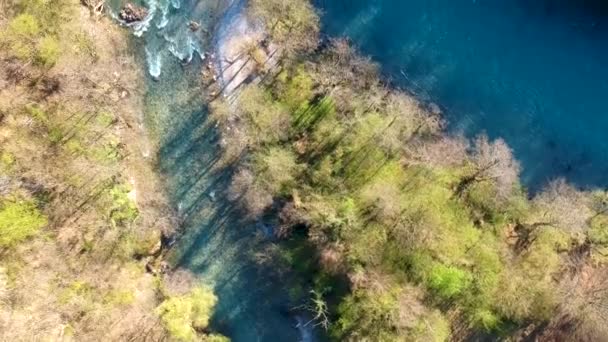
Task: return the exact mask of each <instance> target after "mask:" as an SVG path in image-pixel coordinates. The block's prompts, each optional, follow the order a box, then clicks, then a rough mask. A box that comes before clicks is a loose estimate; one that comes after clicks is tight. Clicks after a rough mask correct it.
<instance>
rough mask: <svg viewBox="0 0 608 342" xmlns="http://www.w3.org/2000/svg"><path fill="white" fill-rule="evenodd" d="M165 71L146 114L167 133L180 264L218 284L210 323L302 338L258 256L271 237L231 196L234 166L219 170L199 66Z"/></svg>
mask: <svg viewBox="0 0 608 342" xmlns="http://www.w3.org/2000/svg"><path fill="white" fill-rule="evenodd" d="M165 68H168V69H169V70H170V74H169V75H167V76H166V77H164V78H162V79H160V80H159V81H158V82H153V81H150V82H149V83H148V95H147V96H148V101H147V103H148V107H149V109H148V111H147V112H148V115H149V117H148V120H151V125H152V126H154V127H157V128H158V131H159V132H161V133H160V134H159V137H160V139H159V140H160V142H161V144H160V146H159V153H158V158H157V159H158V163H159V165H158V166H159V169H160V171H161V172H162V174H163V175H164V176H165V178H166V183H167V186H168V194H169V196H170V199H171V201H172V202H173V203H174V205H175V207H176V208H178V212H179V213H180V216H181V218H182V220H183V232H184V233H183V234H184V235H183V236H182V237H180V239H179V241H178V243H177V245H176V247H175V248H174V251H175V260H176V263H177V264H179V265H181V266H183V267H186V268H188V269H190V270H192V271H193V272H194V273H195V274H197V275H199V276H200V277H201V281H202V282H203V283H207V284H209V285H211V286H212V287H213V288H214V290H215V293H216V295H217V296H218V299H219V301H218V305H217V308H216V312H215V315H214V317H213V318H212V324H213V326H214V328H215V329H218V330H219V331H220V332H221V333H224V334H226V335H227V336H229V337H230V338H231V339H232V340H233V341H237V342H238V341H247V342H248V341H298V340H299V338H300V337H299V334H298V330H297V329H295V328H294V326H295V324H296V321H295V319H294V317H290V315H289V314H288V311H289V305H290V304H289V303H290V301H289V296H288V293H287V289H286V288H284V287H283V286H282V284H281V282H280V280H279V279H278V278H277V277H276V276H275V274H276V272H273V270H272V269H269V268H266V267H263V266H261V265H259V264H258V263H256V261H255V255H256V253H258V252H261V251H262V250H263V249H264V247H265V246H266V245H267V244H268V243H270V242H268V241H266V240H264V239H263V238H261V236H260V232H259V231H258V229H257V228H256V226H255V224H254V223H252V222H247V220H245V219H243V218H242V215H241V213H240V212H239V210H238V208H236V207H235V206H234V205H233V204H232V203H231V202H230V201H228V200H227V198H226V192H227V188H228V186H229V182H230V178H231V175H232V171H231V170H230V169H220V168H218V160H219V157H220V155H219V153H220V150H219V146H218V144H217V142H218V139H219V137H218V132H217V131H216V129H215V127H214V126H213V125H210V124H209V123H208V122H207V112H206V109H205V104H204V103H203V101H202V99H203V98H204V97H203V95H202V94H201V93H200V88H199V87H198V82H199V80H198V79H197V75H198V72H197V71H198V66H196V65H190V66H187V67H185V68H184V67H182V66H180V65H179V64H178V63H173V64H170V65H166V66H165ZM192 93H194V95H192Z"/></svg>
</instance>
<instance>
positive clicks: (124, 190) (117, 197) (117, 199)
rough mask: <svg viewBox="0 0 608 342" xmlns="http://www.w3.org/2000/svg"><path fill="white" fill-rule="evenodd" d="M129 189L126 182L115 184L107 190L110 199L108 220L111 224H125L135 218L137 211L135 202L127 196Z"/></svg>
mask: <svg viewBox="0 0 608 342" xmlns="http://www.w3.org/2000/svg"><path fill="white" fill-rule="evenodd" d="M130 191H131V189H130V188H129V186H128V185H126V184H116V185H114V187H113V188H111V189H110V190H109V193H108V194H109V196H110V199H111V207H110V214H109V217H110V220H111V221H112V224H113V225H116V226H119V225H126V224H129V223H131V222H133V221H135V219H136V218H137V216H138V215H139V211H138V210H137V205H136V204H135V202H133V201H132V200H131V198H129V192H130Z"/></svg>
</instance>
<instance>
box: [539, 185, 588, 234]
mask: <svg viewBox="0 0 608 342" xmlns="http://www.w3.org/2000/svg"><path fill="white" fill-rule="evenodd" d="M532 203H533V205H534V206H535V209H536V211H537V213H538V215H539V216H540V217H539V218H538V221H544V222H547V223H549V224H551V225H552V226H555V227H556V228H560V229H563V230H566V231H569V232H573V233H583V232H584V231H585V230H586V228H587V222H588V220H589V218H591V216H592V215H593V214H592V212H591V209H590V201H589V198H588V196H586V194H585V193H584V192H581V191H578V190H577V189H575V188H574V187H573V186H572V185H570V184H568V183H566V181H565V180H564V179H561V178H560V179H557V180H554V181H552V182H551V183H549V185H547V187H546V188H545V189H544V190H543V191H542V192H541V193H539V194H538V195H537V196H536V197H534V199H533V201H532Z"/></svg>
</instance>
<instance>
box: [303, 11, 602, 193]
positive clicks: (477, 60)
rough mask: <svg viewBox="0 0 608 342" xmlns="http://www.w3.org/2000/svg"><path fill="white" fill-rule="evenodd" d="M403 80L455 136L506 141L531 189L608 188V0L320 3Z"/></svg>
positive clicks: (344, 32) (334, 28)
mask: <svg viewBox="0 0 608 342" xmlns="http://www.w3.org/2000/svg"><path fill="white" fill-rule="evenodd" d="M315 2H316V4H317V5H318V6H319V7H320V8H321V10H322V11H323V26H324V29H325V32H326V33H328V34H330V35H335V36H347V37H349V38H350V39H351V41H353V42H354V44H356V45H358V46H359V47H360V48H361V50H362V52H363V53H364V54H367V55H370V56H372V57H373V59H374V60H376V61H377V62H379V63H380V64H381V65H382V70H383V72H384V73H385V75H387V76H388V77H389V78H390V79H391V80H392V81H393V83H395V84H398V85H399V86H402V87H404V88H406V89H408V90H409V91H411V92H413V93H415V94H416V95H417V96H418V97H419V98H421V99H422V100H423V101H428V102H435V103H437V104H438V105H439V106H440V107H441V108H442V109H443V110H444V114H445V117H446V119H447V120H448V122H449V130H450V131H451V132H453V133H464V134H465V135H467V136H474V135H476V134H479V133H481V132H486V133H487V134H488V135H489V136H490V137H491V138H498V137H502V138H504V139H505V140H506V141H507V143H508V144H509V145H510V146H511V147H512V148H513V150H514V152H515V155H516V157H517V158H518V159H519V160H520V161H521V163H522V166H523V172H522V181H523V182H524V184H525V185H526V186H528V187H529V188H530V190H532V191H533V192H534V191H536V190H538V189H540V188H541V187H542V186H544V184H546V183H547V181H549V180H551V179H554V178H557V177H564V178H566V179H567V180H568V181H569V182H571V183H573V184H575V185H578V186H580V187H583V188H593V187H598V186H599V187H606V186H608V176H607V175H608V140H607V139H605V132H606V131H608V116H607V115H606V108H607V107H606V105H605V101H604V98H605V96H606V94H608V65H607V63H608V62H606V61H608V2H606V1H601V0H583V1H578V0H541V1H525V0H517V1H498V0H476V1H471V0H457V1H453V0H433V1H427V0H375V1H366V0H333V1H329V0H316V1H315Z"/></svg>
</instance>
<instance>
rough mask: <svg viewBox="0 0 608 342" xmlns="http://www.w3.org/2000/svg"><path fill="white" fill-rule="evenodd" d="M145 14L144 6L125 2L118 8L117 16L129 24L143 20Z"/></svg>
mask: <svg viewBox="0 0 608 342" xmlns="http://www.w3.org/2000/svg"><path fill="white" fill-rule="evenodd" d="M147 15H148V10H147V9H146V8H145V7H141V6H137V5H133V4H132V3H127V4H126V5H125V6H124V7H123V8H122V9H121V10H120V13H119V14H118V17H119V18H120V19H121V20H123V21H125V22H126V23H128V24H130V23H134V22H137V21H142V20H144V19H145V18H146V16H147Z"/></svg>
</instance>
